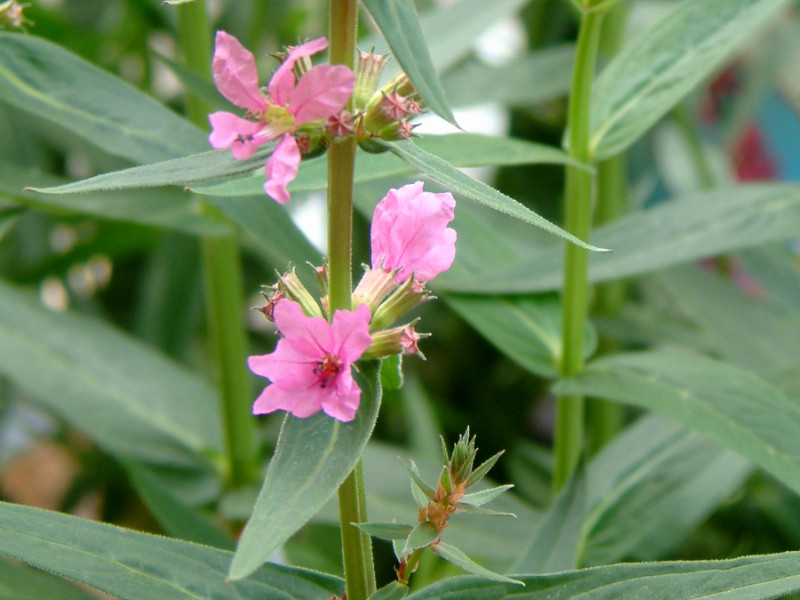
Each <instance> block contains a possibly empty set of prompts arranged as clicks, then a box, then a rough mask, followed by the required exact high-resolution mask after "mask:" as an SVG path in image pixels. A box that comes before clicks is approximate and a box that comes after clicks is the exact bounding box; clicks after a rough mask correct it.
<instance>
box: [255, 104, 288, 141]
mask: <svg viewBox="0 0 800 600" xmlns="http://www.w3.org/2000/svg"><path fill="white" fill-rule="evenodd" d="M258 118H259V120H260V121H262V122H263V123H264V124H266V126H267V127H266V130H267V132H268V137H269V139H274V138H276V137H278V136H281V135H283V134H284V133H289V132H290V131H291V130H292V129H293V128H294V115H293V114H292V113H291V112H289V111H288V110H287V109H286V108H285V107H283V106H278V105H277V104H271V105H270V106H268V107H267V108H266V110H264V112H263V113H261V114H260V115H258Z"/></svg>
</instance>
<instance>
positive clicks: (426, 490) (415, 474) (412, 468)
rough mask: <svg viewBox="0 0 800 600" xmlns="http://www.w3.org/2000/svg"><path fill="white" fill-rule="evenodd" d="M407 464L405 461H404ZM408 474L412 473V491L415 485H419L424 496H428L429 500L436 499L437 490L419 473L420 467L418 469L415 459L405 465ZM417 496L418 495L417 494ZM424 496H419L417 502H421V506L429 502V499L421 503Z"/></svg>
mask: <svg viewBox="0 0 800 600" xmlns="http://www.w3.org/2000/svg"><path fill="white" fill-rule="evenodd" d="M403 464H404V465H405V463H403ZM405 467H406V470H407V471H408V474H409V475H411V486H412V491H413V489H414V486H417V488H418V489H419V491H420V492H422V494H423V496H424V497H425V498H427V500H435V499H436V492H435V491H434V489H433V488H432V487H431V486H429V485H428V484H427V483H425V480H424V479H422V477H421V476H420V474H419V469H417V463H415V462H414V461H413V460H409V461H408V465H405ZM415 496H416V495H415ZM421 500H422V498H417V504H419V506H420V508H422V507H424V506H426V505H427V504H428V502H427V500H425V501H424V502H422V504H420V501H421Z"/></svg>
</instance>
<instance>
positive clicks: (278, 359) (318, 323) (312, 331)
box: [248, 299, 371, 421]
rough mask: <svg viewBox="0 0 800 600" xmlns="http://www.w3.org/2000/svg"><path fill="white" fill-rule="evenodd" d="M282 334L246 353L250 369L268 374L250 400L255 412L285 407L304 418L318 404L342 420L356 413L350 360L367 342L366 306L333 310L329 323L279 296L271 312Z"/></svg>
mask: <svg viewBox="0 0 800 600" xmlns="http://www.w3.org/2000/svg"><path fill="white" fill-rule="evenodd" d="M273 315H274V317H275V325H276V326H277V327H278V331H280V333H281V334H282V335H283V337H282V338H281V339H280V340H279V341H278V344H277V346H276V347H275V351H274V352H272V353H271V354H266V355H263V356H251V357H250V358H249V359H248V365H249V367H250V369H251V370H252V371H253V372H254V373H256V374H257V375H261V376H264V377H267V378H268V379H269V380H270V381H271V384H270V385H269V386H267V387H266V388H265V389H264V391H263V392H262V393H261V394H260V395H259V397H258V398H257V399H256V401H255V403H254V404H253V412H254V413H255V414H264V413H270V412H273V411H276V410H286V411H289V412H291V413H292V414H293V415H294V416H296V417H300V418H304V417H308V416H310V415H313V414H315V413H317V412H319V411H320V410H323V411H325V413H326V414H327V415H329V416H331V417H333V418H335V419H338V420H340V421H351V420H353V419H354V418H355V414H356V411H357V410H358V405H359V403H360V401H361V390H360V389H359V387H358V384H357V383H356V382H355V381H354V380H353V375H352V372H351V368H352V363H353V361H355V360H357V359H358V358H359V357H360V356H361V354H363V352H364V350H366V348H367V346H369V343H370V341H371V340H370V335H369V318H370V315H369V309H366V307H364V308H359V309H357V310H355V311H337V312H336V314H335V315H334V318H333V321H334V322H333V324H328V322H327V321H326V320H325V319H322V318H321V317H308V316H306V315H305V314H304V313H303V310H302V308H301V307H300V305H299V304H297V303H295V302H292V301H291V300H285V299H284V300H280V301H279V302H278V303H277V304H276V305H275V310H274V312H273Z"/></svg>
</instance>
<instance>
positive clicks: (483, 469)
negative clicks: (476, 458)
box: [467, 450, 505, 487]
mask: <svg viewBox="0 0 800 600" xmlns="http://www.w3.org/2000/svg"><path fill="white" fill-rule="evenodd" d="M504 453H505V450H501V451H500V452H498V453H497V454H494V455H492V456H490V457H489V458H487V459H486V460H485V461H483V462H482V463H481V464H480V465H479V466H478V467H476V468H475V470H474V471H472V473H470V476H469V477H468V478H467V487H469V486H471V485H474V484H476V483H478V482H479V481H480V480H481V479H483V478H484V477H485V476H486V474H487V473H488V472H489V471H491V470H492V467H493V466H494V465H495V464H496V463H497V461H498V460H500V457H501V456H503V454H504Z"/></svg>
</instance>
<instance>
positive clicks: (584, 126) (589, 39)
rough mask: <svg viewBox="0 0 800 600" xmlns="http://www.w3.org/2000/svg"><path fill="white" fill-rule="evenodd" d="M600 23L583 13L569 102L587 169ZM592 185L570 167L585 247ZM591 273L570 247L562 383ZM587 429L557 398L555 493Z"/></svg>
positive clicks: (574, 212) (579, 406) (579, 361)
mask: <svg viewBox="0 0 800 600" xmlns="http://www.w3.org/2000/svg"><path fill="white" fill-rule="evenodd" d="M602 19H603V12H602V11H601V10H596V9H595V10H592V9H584V10H583V12H582V16H581V26H580V31H579V34H578V48H577V53H576V57H575V70H574V72H573V79H572V90H571V94H570V101H569V113H568V127H569V138H568V146H569V153H570V155H571V156H572V157H573V158H576V159H577V160H579V161H580V162H581V163H584V164H588V163H589V162H591V159H592V156H591V147H590V133H591V123H590V116H591V115H590V105H591V104H590V103H591V91H592V79H593V77H594V65H595V60H596V58H597V51H598V45H599V39H600V26H601V23H602ZM594 184H595V182H594V176H593V174H592V173H591V172H589V171H587V170H586V169H583V168H579V167H575V166H568V167H567V182H566V227H565V228H566V230H567V231H569V232H570V233H572V234H573V235H575V236H576V237H577V238H579V239H581V240H584V241H587V240H588V238H589V232H590V230H591V223H592V198H593V194H594ZM587 273H588V252H587V251H586V250H584V249H583V248H579V247H578V246H575V245H574V244H567V246H566V251H565V261H564V291H563V296H562V355H561V364H560V375H561V377H570V376H572V375H575V374H577V373H579V372H580V371H581V370H582V369H583V365H584V358H583V354H584V347H583V337H584V329H585V327H586V319H587V312H588V302H589V282H588V277H587ZM583 428H584V399H583V397H581V396H561V397H559V398H558V407H557V413H556V430H555V472H554V476H553V485H554V487H555V489H556V490H560V489H561V487H562V486H563V485H564V483H566V481H567V480H568V479H569V477H570V475H571V474H572V472H573V471H574V470H575V468H576V466H577V464H578V460H579V458H580V455H581V452H582V448H583V439H584V435H583Z"/></svg>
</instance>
